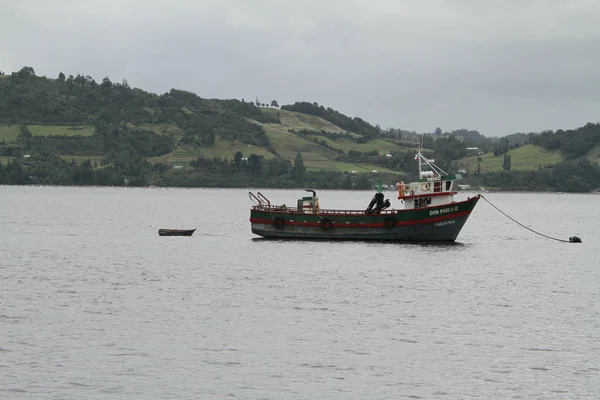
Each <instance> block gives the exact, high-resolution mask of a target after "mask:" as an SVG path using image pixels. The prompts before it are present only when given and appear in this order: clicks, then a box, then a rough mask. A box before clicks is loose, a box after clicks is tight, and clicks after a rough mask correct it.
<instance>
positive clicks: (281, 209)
mask: <svg viewBox="0 0 600 400" xmlns="http://www.w3.org/2000/svg"><path fill="white" fill-rule="evenodd" d="M252 208H253V209H254V210H256V211H266V212H271V213H285V214H298V215H315V214H316V215H327V216H335V215H393V214H396V213H397V212H398V210H393V209H392V210H379V211H373V210H371V211H368V212H367V211H365V210H335V209H320V210H319V211H318V212H316V213H314V212H305V211H304V210H300V211H299V210H298V208H295V207H286V206H271V205H268V204H263V203H261V204H259V205H256V206H253V207H252Z"/></svg>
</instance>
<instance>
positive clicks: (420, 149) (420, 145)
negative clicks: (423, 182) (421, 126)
mask: <svg viewBox="0 0 600 400" xmlns="http://www.w3.org/2000/svg"><path fill="white" fill-rule="evenodd" d="M424 135H425V133H424V132H421V140H420V141H419V146H418V148H419V150H418V152H417V157H419V179H421V173H422V167H421V154H422V150H423V137H424ZM417 140H418V139H417Z"/></svg>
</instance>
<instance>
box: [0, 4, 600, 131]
mask: <svg viewBox="0 0 600 400" xmlns="http://www.w3.org/2000/svg"><path fill="white" fill-rule="evenodd" d="M3 3H4V4H3V5H2V7H1V12H0V70H2V71H5V72H12V71H14V70H18V69H20V68H21V67H23V66H25V65H27V66H32V67H33V68H34V69H35V71H36V73H37V74H38V75H46V76H49V77H56V76H57V75H58V73H59V72H61V71H62V72H64V73H65V74H67V75H69V74H73V75H76V74H78V73H81V74H83V75H91V76H92V77H93V78H95V79H96V81H101V80H102V78H103V77H105V76H108V77H109V78H110V79H111V80H113V81H120V80H121V79H123V78H125V79H127V81H128V82H129V84H130V85H131V86H135V87H139V88H142V89H144V90H148V91H151V92H155V93H164V92H166V91H168V90H170V89H171V88H177V89H183V90H189V91H192V92H195V93H197V94H198V95H199V96H201V97H206V98H238V99H242V98H244V99H246V100H247V101H250V100H254V99H255V98H256V97H257V96H258V98H259V100H260V101H261V102H267V101H269V102H270V101H271V100H273V99H275V100H277V101H278V102H279V103H280V104H289V103H292V102H295V101H310V102H318V103H319V104H323V105H325V106H329V107H332V108H334V109H337V110H339V111H340V112H343V113H345V114H347V115H350V116H358V117H361V118H363V119H366V120H367V121H369V122H371V123H372V124H380V125H381V126H382V127H383V128H387V127H390V126H392V127H396V128H402V129H408V130H416V131H419V132H421V131H426V132H432V131H433V130H434V129H435V128H436V127H437V126H440V127H441V128H442V129H443V130H444V131H449V130H453V129H460V128H467V129H477V130H479V131H480V132H481V133H482V134H484V135H486V136H504V135H507V134H510V133H515V132H532V131H536V132H537V131H541V130H544V129H552V130H555V129H559V128H563V129H567V128H575V127H578V126H582V125H584V124H585V123H587V122H597V121H599V120H600V1H598V0H565V1H558V0H544V1H535V0H497V1H491V0H369V1H366V0H364V1H363V0H172V1H158V0H104V1H101V0H53V1H47V0H21V1H5V2H3Z"/></svg>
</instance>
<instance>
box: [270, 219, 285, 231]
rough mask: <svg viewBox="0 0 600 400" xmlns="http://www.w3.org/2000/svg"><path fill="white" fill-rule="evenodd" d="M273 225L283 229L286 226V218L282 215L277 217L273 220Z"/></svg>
mask: <svg viewBox="0 0 600 400" xmlns="http://www.w3.org/2000/svg"><path fill="white" fill-rule="evenodd" d="M273 226H274V227H275V228H277V229H281V228H283V227H284V226H285V219H283V218H281V217H275V219H274V220H273Z"/></svg>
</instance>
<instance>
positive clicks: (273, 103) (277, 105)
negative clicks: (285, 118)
mask: <svg viewBox="0 0 600 400" xmlns="http://www.w3.org/2000/svg"><path fill="white" fill-rule="evenodd" d="M271 107H277V108H278V107H279V103H277V100H273V101H272V102H271Z"/></svg>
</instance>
